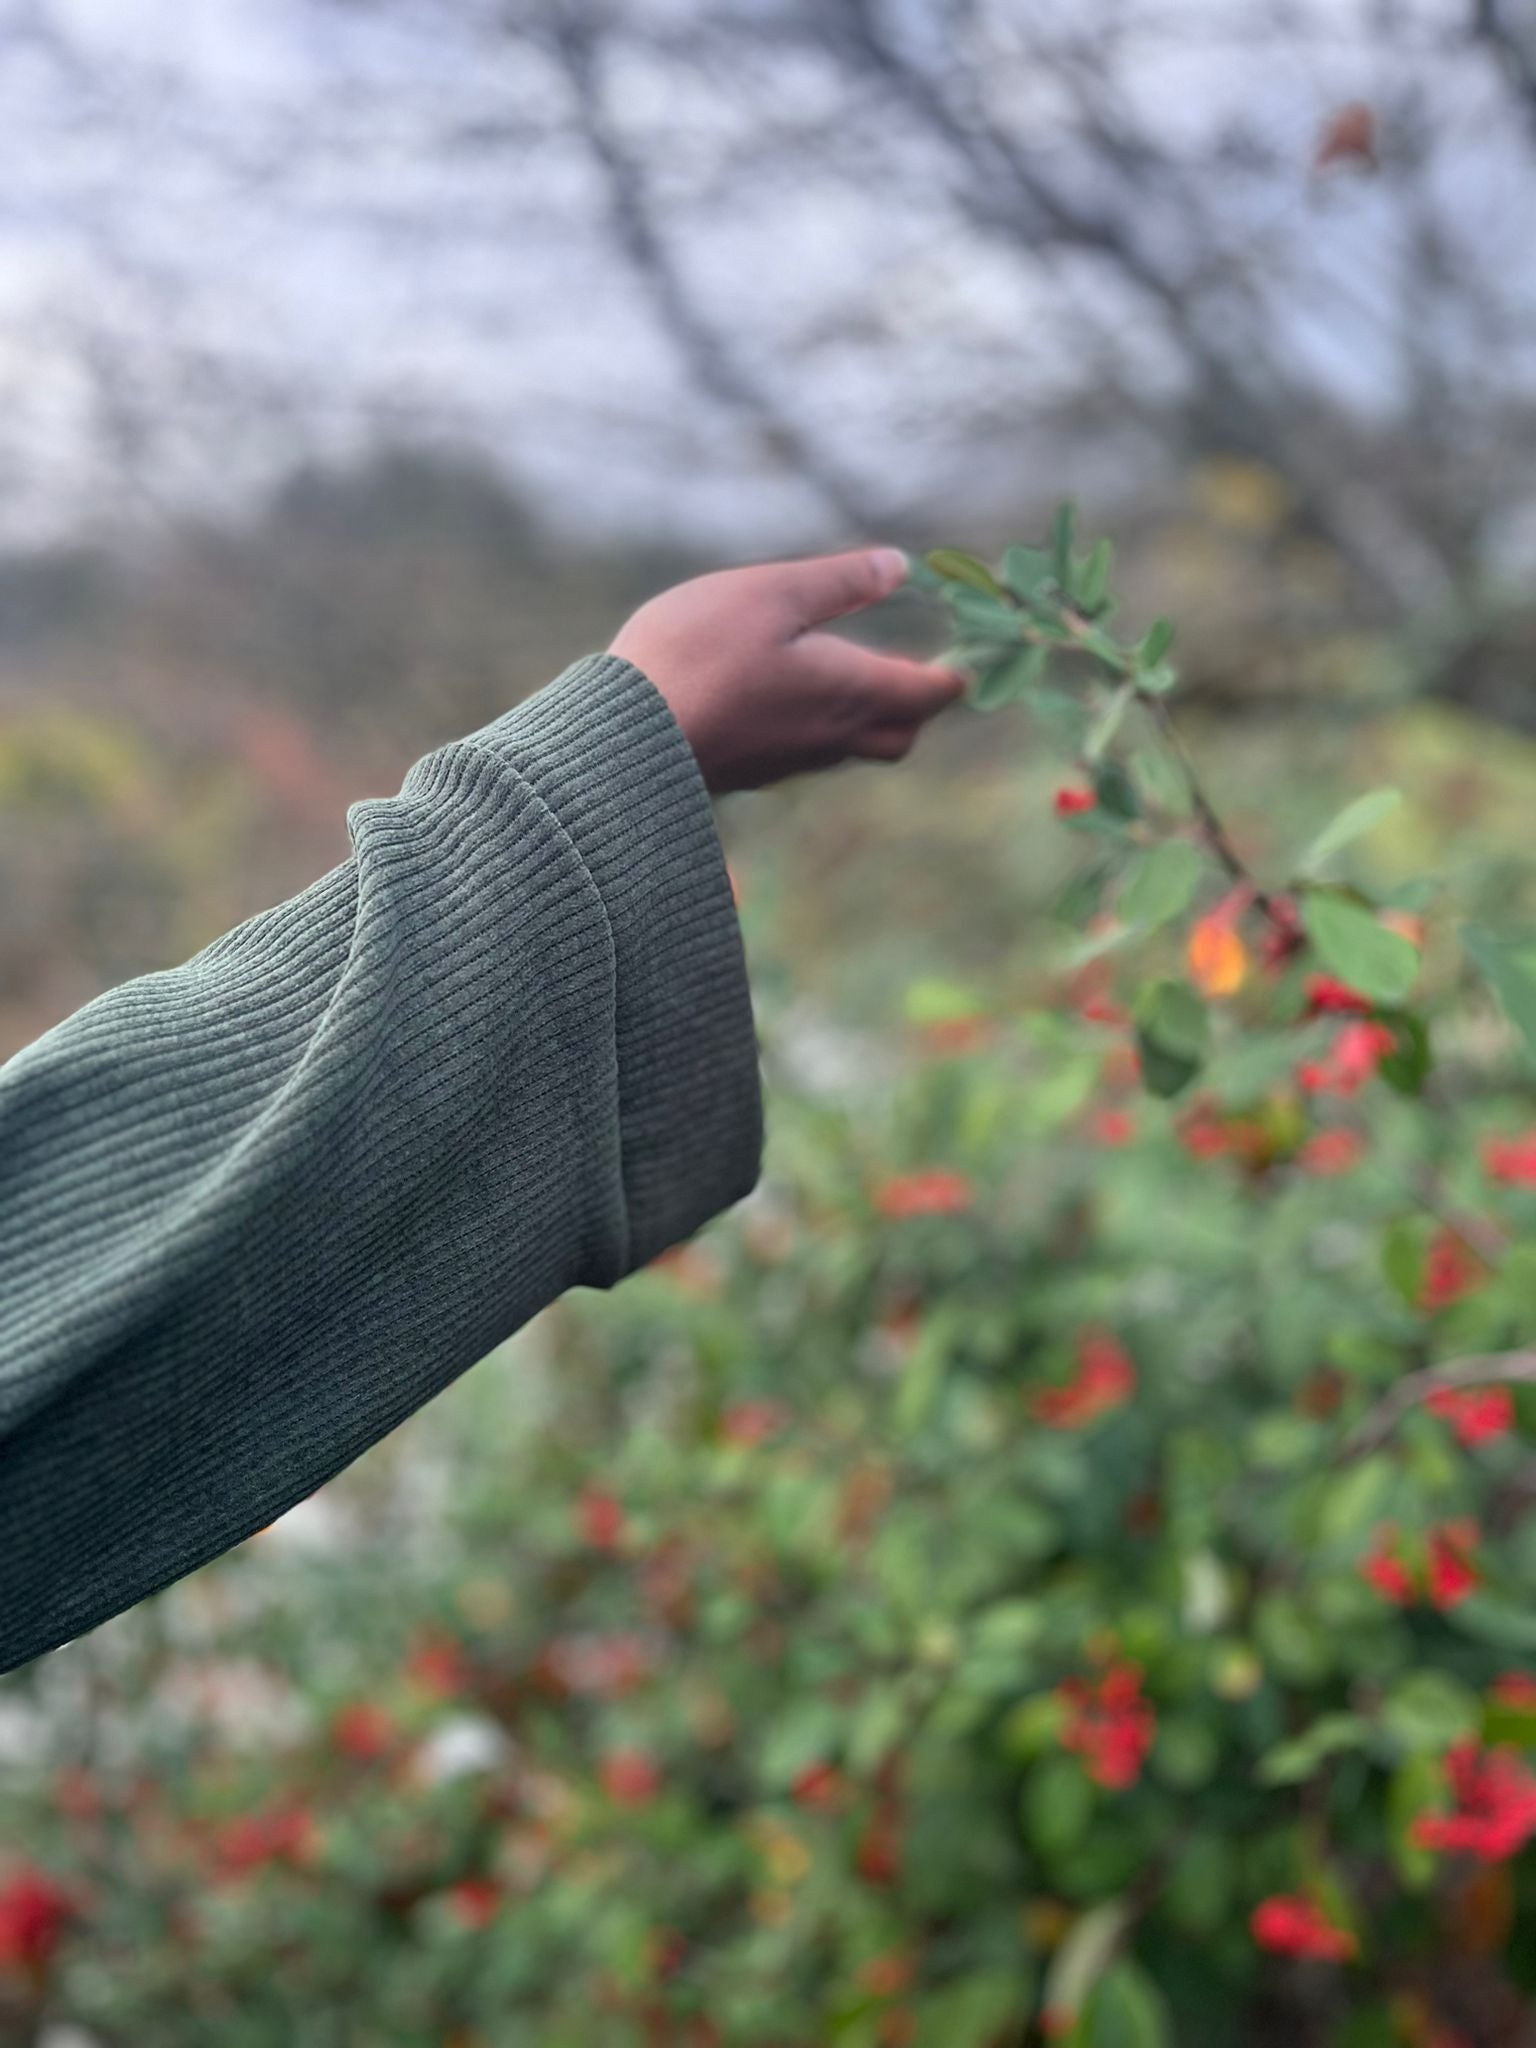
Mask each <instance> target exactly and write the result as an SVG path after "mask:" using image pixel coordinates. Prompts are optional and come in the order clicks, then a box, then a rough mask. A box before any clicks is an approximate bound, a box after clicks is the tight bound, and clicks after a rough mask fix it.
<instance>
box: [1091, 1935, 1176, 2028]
mask: <svg viewBox="0 0 1536 2048" xmlns="http://www.w3.org/2000/svg"><path fill="white" fill-rule="evenodd" d="M1077 2038H1078V2040H1079V2041H1080V2042H1081V2043H1082V2048H1169V2043H1170V2042H1171V2041H1172V2039H1173V2033H1172V2029H1171V2027H1170V2024H1169V2018H1168V2008H1167V2006H1166V2004H1165V2003H1164V2001H1163V1995H1162V1993H1161V1992H1160V1991H1159V1990H1158V1988H1157V1986H1156V1985H1155V1984H1154V1983H1153V1982H1152V1980H1151V1978H1150V1977H1149V1976H1148V1975H1147V1973H1146V1972H1145V1970H1143V1969H1142V1968H1141V1966H1140V1965H1139V1964H1138V1963H1133V1962H1132V1961H1131V1960H1130V1958H1129V1957H1128V1956H1122V1957H1121V1958H1120V1960H1119V1961H1118V1962H1116V1963H1112V1964H1111V1965H1110V1967H1109V1969H1108V1970H1107V1971H1105V1973H1104V1975H1103V1976H1102V1977H1100V1978H1099V1980H1098V1982H1097V1983H1096V1984H1095V1985H1094V1987H1093V1989H1092V1990H1091V1991H1090V1992H1089V1994H1088V1997H1087V1999H1086V2000H1085V2001H1084V2004H1083V2017H1082V2024H1081V2026H1080V2027H1079V2029H1078V2034H1077Z"/></svg>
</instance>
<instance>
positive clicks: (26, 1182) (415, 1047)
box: [0, 655, 761, 1670]
mask: <svg viewBox="0 0 1536 2048" xmlns="http://www.w3.org/2000/svg"><path fill="white" fill-rule="evenodd" d="M348 823H349V826H350V830H351V836H352V844H353V855H352V858H351V859H350V860H348V861H346V862H345V863H344V864H343V865H342V866H341V867H339V868H337V869H335V870H334V871H333V872H332V873H331V874H329V875H326V876H325V877H324V878H323V879H322V880H321V881H319V882H317V883H316V884H315V885H314V887H313V888H311V889H309V890H307V891H306V892H305V893H304V894H303V895H301V896H298V897H295V898H294V899H293V900H292V901H290V902H288V903H284V904H282V905H280V906H279V907H278V908H277V909H275V910H271V911H268V912H266V913H264V914H263V915H261V916H259V917H256V918H253V919H252V920H251V921H250V922H249V923H247V924H244V925H241V926H240V927H238V928H237V929H236V930H235V931H232V932H230V933H228V934H227V935H226V936H225V937H223V938H221V939H218V940H216V941H215V943H214V944H213V945H211V946H209V947H208V948H207V949H206V950H205V951H204V952H202V953H200V954H198V955H197V957H196V958H195V959H193V960H190V961H189V962H188V963H187V964H186V965H185V966H184V967H180V968H177V969H175V970H173V971H171V972H169V973H163V974H151V975H148V976H146V977H144V978H143V979H142V980H139V981H134V982H130V983H128V984H127V985H126V986H125V987H123V988H119V989H116V990H114V991H112V993H110V994H109V995H105V996H103V997H101V998H100V999H99V1000H98V1001H96V1002H94V1003H92V1004H90V1005H89V1006H88V1007H87V1008H86V1009H84V1010H82V1011H81V1012H80V1013H79V1014H78V1015H77V1016H74V1017H71V1018H69V1019H68V1020H67V1021H66V1022H65V1023H63V1024H61V1025H60V1026H58V1028H57V1029H56V1030H54V1031H51V1032H49V1033H48V1034H47V1036H45V1037H44V1038H42V1039H40V1040H39V1041H38V1043H37V1044H36V1045H33V1046H30V1047H28V1048H27V1049H26V1050H25V1051H24V1052H22V1053H20V1054H18V1055H17V1057H16V1058H14V1059H13V1060H11V1061H10V1062H9V1063H8V1064H7V1065H6V1066H4V1067H3V1068H0V1670H9V1669H11V1668H12V1667H14V1666H15V1665H17V1664H20V1663H23V1662H25V1661H26V1660H27V1659H29V1658H31V1657H34V1656H36V1655H37V1654H38V1653H39V1652H41V1651H43V1650H47V1649H51V1648H53V1647H54V1646H55V1645H57V1644H59V1643H61V1642H64V1641H66V1640H67V1639H68V1638H70V1637H72V1636H75V1635H78V1634H80V1633H81V1632H82V1631H83V1630H85V1629H88V1628H91V1627H93V1626H94V1625H95V1624H96V1623H97V1622H100V1621H102V1620H104V1619H105V1618H106V1617H107V1616H108V1615H111V1614H115V1613H117V1612H118V1611H119V1610H120V1609H122V1608H124V1607H127V1606H129V1605H131V1604H132V1603H133V1602H134V1601H136V1600H139V1599H141V1598H142V1597H143V1596H144V1595H145V1594H148V1593H151V1592H154V1591H155V1590H156V1589H157V1588H159V1587H161V1586H164V1585H167V1584H168V1583H169V1582H170V1581H171V1580H173V1579H176V1578H179V1577H180V1576H181V1575H182V1574H183V1573H184V1572H187V1571H190V1570H192V1569H193V1567H195V1566H197V1565H199V1564H202V1563H204V1562H206V1561H207V1560H208V1559H209V1558H211V1557H214V1556H216V1555H217V1554H218V1553H219V1552H220V1551H222V1550H225V1549H227V1548H228V1547H229V1546H230V1545H231V1544H234V1543H237V1542H239V1541H240V1540H241V1539H242V1538H244V1537H246V1536H248V1535H250V1534H251V1533H252V1532H253V1531H254V1530H256V1529H259V1528H261V1527H263V1526H264V1525H265V1524H266V1523H268V1522H270V1521H271V1520H272V1519H273V1518H274V1517H275V1516H276V1515H278V1514H281V1513H282V1511H283V1510H284V1509H285V1508H288V1507H291V1506H292V1505H293V1503H294V1502H296V1501H298V1500H300V1499H302V1498H303V1497H304V1496H305V1495H306V1494H308V1493H310V1492H311V1491H313V1489H314V1488H315V1487H317V1486H318V1485H320V1484H321V1483H322V1481H324V1480H326V1479H328V1478H330V1477H331V1476H332V1475H333V1474H334V1473H336V1472H338V1471H340V1470H341V1469H342V1467H343V1466H345V1465H347V1464H349V1463H350V1462H351V1460H352V1459H354V1458H355V1457H357V1456H358V1454H359V1453H360V1452H362V1451H364V1450H366V1449H367V1448H368V1447H369V1445H371V1444H373V1443H375V1442H376V1441H377V1440H378V1439H379V1438H380V1437H381V1436H383V1435H384V1434H385V1433H386V1432H387V1431H388V1430H390V1429H391V1428H393V1427H394V1425H395V1424H396V1423H398V1422H400V1421H402V1420H403V1419H404V1418H405V1417H406V1416H407V1415H409V1414H411V1413H412V1411H413V1410H415V1409H416V1408H419V1407H420V1406H421V1405H422V1403H423V1402H425V1401H426V1400H428V1399H430V1397H431V1396H432V1395H433V1394H435V1393H437V1392H438V1391H439V1390H440V1389H441V1388H442V1387H444V1386H445V1385H447V1383H448V1382H449V1381H450V1380H452V1379H453V1378H454V1377H455V1376H456V1375H457V1374H458V1373H460V1372H462V1371H463V1370H464V1369H465V1368H466V1367H467V1366H469V1365H471V1364H473V1363H474V1362H475V1360H476V1359H479V1358H482V1357H483V1356H484V1355H485V1354H486V1352H488V1351H490V1350H491V1349H492V1348H493V1347H494V1346H495V1345H496V1344H498V1343H499V1342H500V1341H501V1340H502V1339H503V1338H505V1337H506V1336H508V1335H509V1334H510V1333H511V1332H512V1331H513V1330H515V1329H517V1328H518V1327H519V1325H520V1324H522V1323H524V1322H526V1321H527V1320H528V1318H529V1317H530V1316H532V1315H533V1314H535V1313H536V1312H537V1311H538V1310H539V1309H540V1308H542V1307H544V1306H545V1305H546V1304H547V1303H548V1302H550V1301H552V1300H553V1299H554V1298H555V1297H556V1296H557V1295H559V1294H561V1293H563V1292H564V1291H565V1290H566V1289H567V1288H569V1287H573V1286H597V1287H606V1286H609V1285H611V1284H612V1283H613V1282H614V1281H616V1280H618V1279H620V1278H622V1276H623V1275H624V1274H625V1273H627V1272H630V1271H631V1270H633V1268H635V1267H636V1266H638V1265H641V1264H643V1263H645V1262H646V1261H647V1260H649V1259H651V1258H653V1257H654V1256H655V1255H656V1254H657V1253H658V1252H660V1251H662V1250H663V1249H664V1248H665V1247H666V1246H667V1245H669V1244H672V1243H675V1242H676V1241H677V1240H678V1239H679V1238H681V1237H684V1236H686V1235H687V1234H688V1232H690V1231H691V1230H694V1229H696V1228H697V1227H698V1225H699V1224H701V1223H702V1222H704V1221H705V1220H706V1219H707V1218H708V1217H710V1216H711V1215H713V1214H714V1213H715V1212H716V1211H717V1210H719V1209H721V1208H723V1207H725V1206H726V1205H727V1204H728V1203H730V1202H733V1201H735V1200H736V1199H738V1198H739V1197H740V1196H741V1195H743V1194H745V1193H746V1192H747V1190H748V1189H749V1188H750V1187H751V1185H752V1183H753V1181H754V1180H755V1179H756V1176H757V1171H758V1163H759V1153H760V1146H761V1105H760V1099H759V1093H758V1074H757V1049H756V1043H755V1039H754V1036H753V1028H752V1012H751V1002H750V997H749V994H748V989H747V982H746V973H745V967H744V963H743V959H742V951H741V940H740V934H739V931H738V928H737V924H736V917H735V911H734V908H733V905H732V902H731V894H730V887H729V883H728V881H727V878H726V874H725V866H724V861H723V859H722V857H721V853H720V847H719V842H718V840H717V838H716V836H715V829H714V820H713V817H712V815H711V812H710V807H709V800H708V797H707V795H706V793H705V790H704V786H703V783H702V781H701V779H700V776H699V772H698V768H697V765H696V763H695V761H694V758H693V754H692V752H691V750H690V748H689V746H688V743H687V741H686V740H685V739H684V737H683V735H682V733H681V732H680V731H679V729H678V727H677V725H676V724H675V722H674V721H673V718H672V715H671V712H670V711H669V710H668V708H667V706H666V704H665V703H664V702H663V700H662V698H661V697H660V695H659V694H658V693H657V691H656V690H655V689H654V688H653V687H652V685H651V684H650V682H649V681H648V680H647V679H646V678H645V677H644V676H643V675H642V674H641V673H640V672H639V671H638V670H637V669H635V668H633V667H631V666H630V664H629V663H627V662H623V661H620V660H617V659H616V658H614V657H613V656H610V655H598V656H593V657H591V658H589V659H587V660H584V661H580V662H577V663H576V664H575V665H574V666H573V667H572V668H570V669H568V670H567V671H566V673H565V674H564V675H563V676H562V677H561V678H560V679H559V680H558V681H557V682H555V683H552V684H551V685H550V686H549V687H548V689H546V690H543V691H541V692H540V693H539V695H538V696H536V697H534V698H532V699H530V700H529V701H528V702H527V703H526V704H523V705H521V706H519V707H518V708H517V709H516V710H515V711H512V712H510V713H508V715H507V716H506V717H504V718H501V719H499V720H498V721H497V722H496V723H495V724H493V725H491V726H488V727H487V728H486V729H485V730H484V731H483V732H479V733H476V734H473V735H472V736H471V737H470V738H468V739H466V740H463V741H460V742H458V743H456V744H454V745H452V746H448V747H444V748H443V749H441V750H440V751H439V752H437V753H434V754H430V755H429V756H428V757H427V758H426V759H425V760H423V761H420V762H418V763H417V765H416V767H415V768H413V769H412V770H411V772H410V774H409V775H408V776H407V778H406V781H405V785H404V788H403V789H402V791H401V793H400V795H399V796H397V797H392V798H389V799H377V800H370V801H368V802H365V803H360V804H357V805H356V806H355V807H354V808H353V810H352V811H351V813H350V815H349V819H348Z"/></svg>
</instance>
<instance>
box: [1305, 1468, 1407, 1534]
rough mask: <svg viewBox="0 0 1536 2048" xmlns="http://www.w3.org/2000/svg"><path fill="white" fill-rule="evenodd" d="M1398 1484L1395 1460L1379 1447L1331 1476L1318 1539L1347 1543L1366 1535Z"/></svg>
mask: <svg viewBox="0 0 1536 2048" xmlns="http://www.w3.org/2000/svg"><path fill="white" fill-rule="evenodd" d="M1396 1484H1397V1466H1396V1463H1395V1461H1394V1460H1393V1459H1391V1458H1390V1457H1388V1456H1387V1455H1386V1454H1385V1453H1384V1452H1380V1451H1378V1452H1377V1453H1376V1454H1375V1456H1374V1457H1370V1458H1362V1459H1361V1460H1360V1462H1359V1463H1358V1464H1357V1465H1351V1466H1350V1467H1349V1468H1348V1469H1347V1470H1346V1471H1344V1472H1341V1473H1340V1474H1339V1475H1338V1477H1337V1478H1330V1479H1328V1480H1327V1481H1326V1482H1325V1484H1324V1486H1323V1490H1322V1495H1321V1498H1320V1501H1319V1505H1318V1511H1317V1536H1318V1541H1319V1542H1320V1543H1325V1544H1330V1545H1333V1544H1344V1543H1350V1542H1352V1541H1353V1540H1354V1539H1355V1538H1356V1537H1358V1536H1361V1535H1363V1534H1364V1532H1365V1531H1366V1530H1367V1529H1369V1528H1370V1527H1371V1526H1372V1525H1373V1524H1374V1523H1376V1522H1379V1521H1380V1520H1381V1518H1382V1516H1383V1515H1384V1514H1385V1513H1386V1509H1387V1503H1388V1502H1389V1501H1390V1500H1391V1498H1392V1493H1393V1489H1394V1488H1395V1486H1396Z"/></svg>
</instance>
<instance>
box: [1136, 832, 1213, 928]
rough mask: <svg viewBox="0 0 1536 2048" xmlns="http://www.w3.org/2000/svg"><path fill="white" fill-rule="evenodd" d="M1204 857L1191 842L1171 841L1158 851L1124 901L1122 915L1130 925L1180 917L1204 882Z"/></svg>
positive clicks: (1148, 924) (1145, 863)
mask: <svg viewBox="0 0 1536 2048" xmlns="http://www.w3.org/2000/svg"><path fill="white" fill-rule="evenodd" d="M1200 865H1201V863H1200V855H1199V853H1198V852H1197V851H1196V849H1195V848H1194V847H1193V846H1191V845H1190V843H1189V841H1188V840H1187V839H1169V840H1165V841H1164V843H1163V844H1162V845H1161V846H1159V847H1156V848H1154V850H1153V851H1152V852H1151V853H1149V854H1148V855H1147V857H1146V859H1145V860H1144V861H1143V862H1142V863H1141V865H1140V867H1138V868H1137V870H1136V872H1135V874H1134V875H1132V877H1131V879H1130V881H1129V882H1128V883H1127V884H1126V887H1125V889H1124V891H1123V893H1122V894H1121V897H1120V915H1121V917H1123V918H1124V920H1125V922H1126V923H1127V924H1136V925H1141V926H1143V927H1144V928H1145V929H1146V930H1148V931H1150V930H1151V929H1153V927H1154V926H1156V925H1160V924H1167V922H1168V920H1169V919H1170V918H1173V917H1179V916H1181V915H1182V913H1183V912H1184V911H1186V910H1188V908H1189V906H1190V904H1191V903H1192V902H1193V901H1194V895H1195V890H1196V888H1197V887H1198V886H1199V882H1200Z"/></svg>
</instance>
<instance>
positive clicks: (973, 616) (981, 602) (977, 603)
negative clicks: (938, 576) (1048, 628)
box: [949, 583, 1020, 647]
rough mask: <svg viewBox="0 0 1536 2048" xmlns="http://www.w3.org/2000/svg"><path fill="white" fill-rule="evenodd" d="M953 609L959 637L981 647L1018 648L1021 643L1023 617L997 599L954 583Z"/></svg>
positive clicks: (952, 587) (952, 585)
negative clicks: (1020, 622)
mask: <svg viewBox="0 0 1536 2048" xmlns="http://www.w3.org/2000/svg"><path fill="white" fill-rule="evenodd" d="M949 609H950V614H951V616H952V617H953V619H954V622H955V637H956V639H958V640H962V641H965V642H966V643H967V644H971V643H974V644H976V645H978V646H981V647H1017V646H1018V645H1019V644H1020V630H1019V615H1018V613H1017V612H1016V611H1014V610H1013V609H1012V607H1011V606H1009V605H1006V604H999V602H998V601H997V599H996V598H995V597H988V596H987V595H986V594H985V593H984V592H982V591H980V590H972V589H969V588H968V587H967V586H966V585H964V584H959V583H956V584H951V586H950V589H949Z"/></svg>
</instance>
